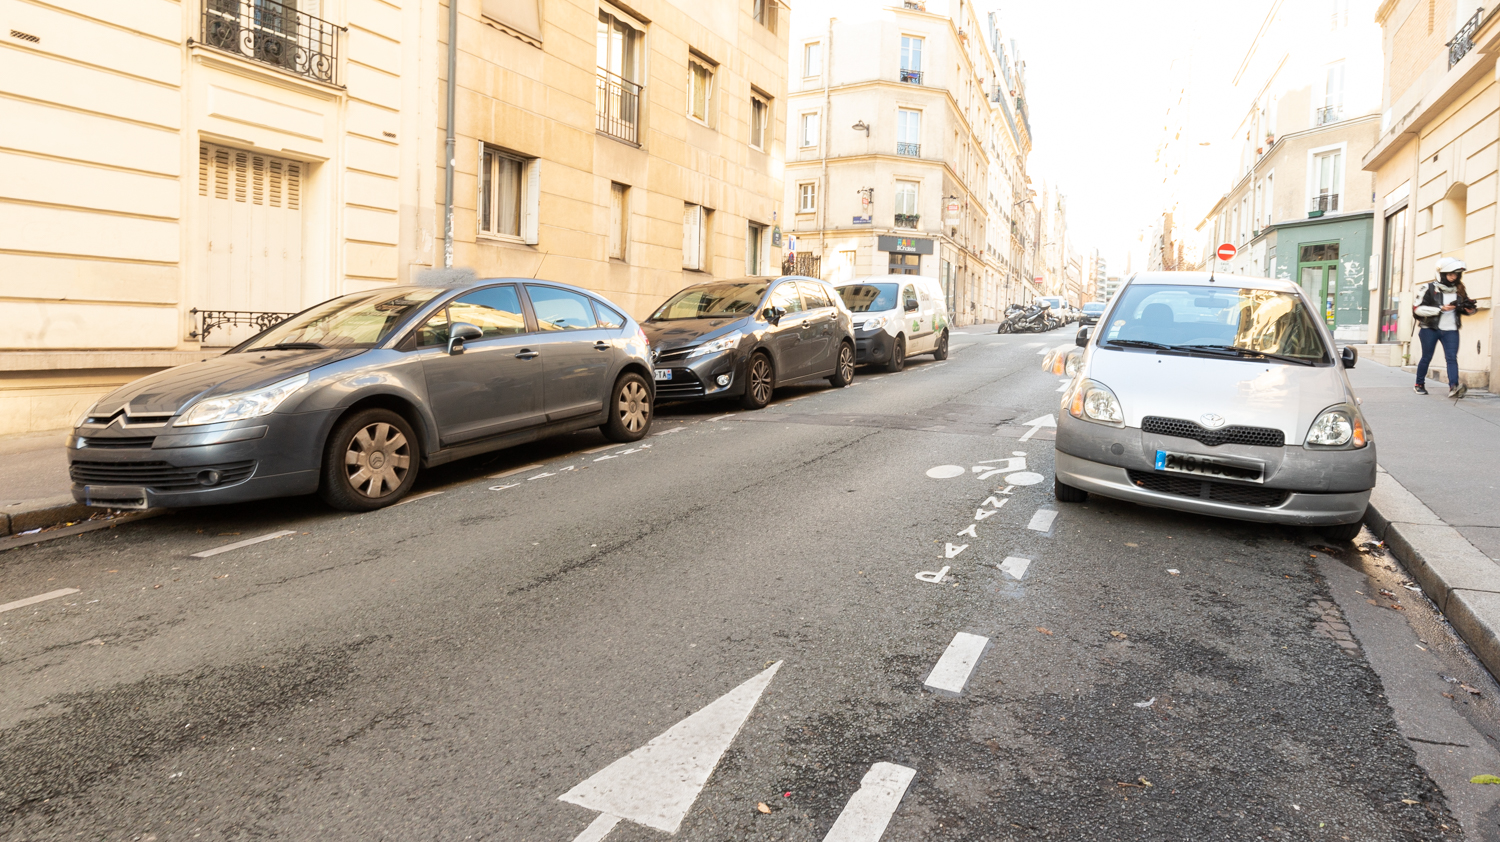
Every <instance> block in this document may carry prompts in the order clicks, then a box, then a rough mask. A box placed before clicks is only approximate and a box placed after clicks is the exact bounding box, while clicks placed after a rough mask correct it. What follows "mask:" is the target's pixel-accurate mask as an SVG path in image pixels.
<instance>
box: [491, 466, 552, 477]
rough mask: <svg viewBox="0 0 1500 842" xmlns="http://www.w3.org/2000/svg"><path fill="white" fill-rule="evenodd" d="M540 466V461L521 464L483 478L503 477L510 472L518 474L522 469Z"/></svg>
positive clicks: (528, 469)
mask: <svg viewBox="0 0 1500 842" xmlns="http://www.w3.org/2000/svg"><path fill="white" fill-rule="evenodd" d="M541 466H542V463H541V462H532V463H531V464H530V465H522V466H521V467H519V468H511V469H510V470H508V471H501V472H500V473H498V474H490V475H489V476H487V477H485V479H503V478H505V477H508V476H510V475H511V474H519V473H522V472H523V471H531V470H535V469H537V468H540V467H541Z"/></svg>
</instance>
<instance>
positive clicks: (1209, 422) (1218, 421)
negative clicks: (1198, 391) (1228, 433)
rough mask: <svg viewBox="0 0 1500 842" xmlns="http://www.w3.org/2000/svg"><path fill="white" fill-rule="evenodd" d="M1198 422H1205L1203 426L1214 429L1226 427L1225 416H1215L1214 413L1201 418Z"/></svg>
mask: <svg viewBox="0 0 1500 842" xmlns="http://www.w3.org/2000/svg"><path fill="white" fill-rule="evenodd" d="M1198 420H1199V421H1202V422H1203V426H1205V427H1209V428H1212V429H1217V428H1219V427H1222V426H1224V416H1222V415H1215V414H1213V413H1212V412H1210V413H1207V414H1205V415H1203V416H1201V417H1200V418H1199V419H1198Z"/></svg>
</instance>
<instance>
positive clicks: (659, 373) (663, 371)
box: [656, 368, 672, 380]
mask: <svg viewBox="0 0 1500 842" xmlns="http://www.w3.org/2000/svg"><path fill="white" fill-rule="evenodd" d="M656 379H657V380H671V379H672V369H670V368H658V369H657V370H656Z"/></svg>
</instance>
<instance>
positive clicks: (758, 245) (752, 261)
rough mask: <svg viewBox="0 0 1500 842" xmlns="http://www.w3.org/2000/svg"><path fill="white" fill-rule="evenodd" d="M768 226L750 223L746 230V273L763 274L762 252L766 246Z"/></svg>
mask: <svg viewBox="0 0 1500 842" xmlns="http://www.w3.org/2000/svg"><path fill="white" fill-rule="evenodd" d="M765 242H766V226H764V225H758V224H756V223H754V222H752V223H750V226H749V228H748V229H747V230H746V231H745V274H746V275H759V274H761V269H762V267H761V253H762V251H763V249H764V248H765Z"/></svg>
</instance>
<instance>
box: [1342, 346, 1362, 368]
mask: <svg viewBox="0 0 1500 842" xmlns="http://www.w3.org/2000/svg"><path fill="white" fill-rule="evenodd" d="M1339 360H1340V361H1342V362H1343V363H1344V368H1354V364H1355V363H1356V362H1358V361H1359V349H1358V348H1355V347H1353V346H1352V345H1345V346H1344V347H1342V348H1340V349H1339Z"/></svg>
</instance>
